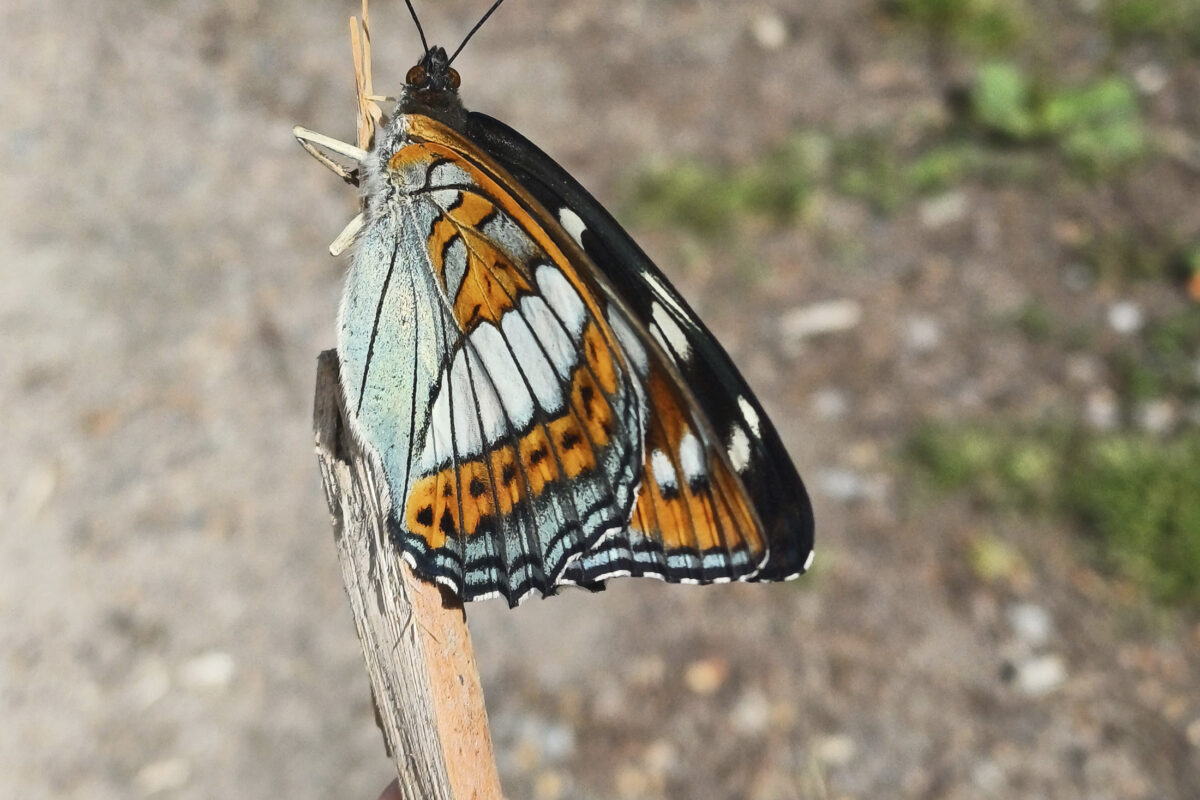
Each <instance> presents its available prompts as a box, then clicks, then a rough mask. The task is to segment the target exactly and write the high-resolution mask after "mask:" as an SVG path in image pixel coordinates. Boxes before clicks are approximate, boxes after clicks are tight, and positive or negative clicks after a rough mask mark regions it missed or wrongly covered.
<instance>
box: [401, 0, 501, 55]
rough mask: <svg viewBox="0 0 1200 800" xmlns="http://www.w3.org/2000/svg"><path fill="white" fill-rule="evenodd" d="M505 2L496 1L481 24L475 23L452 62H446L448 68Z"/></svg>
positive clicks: (481, 18) (480, 21) (406, 0)
mask: <svg viewBox="0 0 1200 800" xmlns="http://www.w3.org/2000/svg"><path fill="white" fill-rule="evenodd" d="M405 2H408V0H405ZM503 2H504V0H496V2H494V3H492V7H491V8H489V9H488V10H487V13H486V14H484V15H483V16H482V17H480V19H479V22H476V23H475V27H474V28H471V32H470V33H468V34H467V38H465V39H463V40H462V44H460V45H459V46H458V49H457V50H455V51H454V55H452V56H450V60H449V61H448V62H446V64H447V66H449V65H450V64H453V63H454V59H456V58H458V54H459V53H461V52H462V49H463V48H464V47H466V46H467V42H469V41H471V37H472V36H474V35H475V31H477V30H479V29H480V28H482V27H483V23H485V22H487V20H488V17H490V16H491V15H492V13H493V12H495V10H496V9H497V8H499V7H500V4H501V3H503Z"/></svg>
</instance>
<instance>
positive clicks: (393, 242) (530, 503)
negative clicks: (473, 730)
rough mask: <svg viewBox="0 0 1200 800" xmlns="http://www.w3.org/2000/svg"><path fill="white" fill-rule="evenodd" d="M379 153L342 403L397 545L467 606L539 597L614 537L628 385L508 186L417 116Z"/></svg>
mask: <svg viewBox="0 0 1200 800" xmlns="http://www.w3.org/2000/svg"><path fill="white" fill-rule="evenodd" d="M406 123H407V128H406V130H407V133H406V135H405V137H404V139H403V141H402V143H401V146H399V147H398V148H397V149H396V150H395V152H394V153H391V154H384V156H383V157H386V158H387V163H386V170H381V174H382V175H384V176H385V177H384V178H383V180H384V181H385V185H384V186H382V187H381V191H382V192H383V193H384V194H386V195H387V196H388V198H389V199H390V200H391V201H392V202H389V203H388V204H386V205H384V206H381V208H382V209H383V210H382V211H380V210H379V209H376V210H374V212H373V213H371V214H370V221H369V223H368V225H367V227H366V229H365V230H364V232H363V234H362V235H361V237H360V240H359V244H358V245H357V247H356V250H355V256H354V259H353V262H352V265H351V273H350V276H349V279H348V286H347V293H346V298H345V301H344V305H343V310H342V315H341V326H340V328H341V330H340V337H339V354H340V356H341V360H342V383H343V388H344V391H345V393H346V399H347V406H348V407H349V408H350V409H351V410H353V412H354V414H353V415H352V419H353V420H354V423H353V424H354V425H355V426H356V429H357V432H358V433H359V434H360V436H361V437H362V438H363V439H365V440H366V441H367V442H368V443H370V444H371V445H372V447H373V449H374V450H375V452H376V453H377V454H378V456H379V458H380V460H381V462H382V465H383V468H384V474H385V475H386V476H387V480H388V489H389V494H390V498H391V505H392V514H391V525H392V530H393V535H394V538H395V540H396V542H397V544H399V545H400V546H401V547H402V548H403V549H404V551H405V552H406V553H407V554H408V556H409V557H410V558H411V559H412V560H413V561H414V562H415V564H416V566H417V568H418V570H419V571H421V572H423V573H425V574H427V575H430V576H432V577H434V578H436V579H438V580H440V581H442V582H444V583H447V584H449V585H451V586H452V587H454V588H455V589H456V590H457V591H459V592H460V593H461V594H462V596H463V597H464V599H467V600H472V599H480V598H483V597H489V596H494V595H501V596H503V597H505V598H506V599H507V600H508V601H509V602H510V603H511V604H516V603H517V602H519V601H520V600H521V599H522V598H523V597H525V596H526V595H527V594H528V593H529V592H531V591H533V590H538V591H540V592H541V593H543V594H548V593H552V592H553V590H554V586H555V585H556V584H557V583H559V582H560V580H561V578H562V575H563V572H564V571H565V570H566V569H567V568H568V566H569V565H570V563H571V562H572V560H573V559H574V558H576V557H577V556H578V555H579V554H580V553H582V552H584V551H585V550H586V549H587V548H589V547H590V546H591V545H593V544H594V543H596V542H597V541H599V540H601V539H602V538H604V537H605V536H606V535H607V534H608V533H610V532H612V531H614V530H619V529H622V528H623V527H624V525H625V522H626V520H628V518H629V516H630V514H631V513H632V507H633V505H634V502H635V499H636V494H637V483H638V476H639V464H640V463H641V461H642V441H643V431H644V426H645V421H644V411H643V406H644V401H643V400H642V391H643V390H642V388H641V385H640V383H639V381H638V380H636V379H635V377H634V376H633V373H632V371H631V368H630V366H629V364H628V362H627V360H626V358H625V356H624V354H623V350H622V348H621V346H620V344H619V343H618V342H617V340H616V334H615V333H614V331H613V330H612V328H611V326H610V323H609V321H608V319H607V317H606V315H605V311H604V309H603V308H602V307H601V306H600V305H598V304H597V302H596V300H595V297H594V292H593V291H592V288H591V287H590V285H589V284H586V283H584V282H582V281H580V280H579V277H578V275H577V273H576V272H575V271H574V270H573V269H572V268H571V265H570V263H569V260H568V257H567V256H566V255H565V254H564V253H563V252H562V250H561V248H560V246H559V244H558V243H557V242H556V241H555V240H554V238H553V237H551V236H548V235H547V234H546V231H545V222H544V221H543V220H539V219H537V218H535V217H533V216H531V214H530V210H529V209H528V208H527V207H526V205H524V204H522V203H521V202H519V201H518V199H517V198H516V197H514V195H513V193H512V192H511V191H510V189H509V187H508V186H507V185H506V182H508V181H511V179H510V178H508V177H507V176H502V175H498V174H497V169H496V168H495V166H494V165H493V164H491V163H490V160H488V159H486V156H483V157H482V158H479V156H482V154H481V153H479V152H478V150H477V149H476V148H474V147H473V146H471V145H470V143H469V142H466V141H465V140H463V139H462V138H461V137H459V136H458V135H457V134H455V133H454V132H453V131H452V130H450V129H449V128H447V127H445V126H444V125H441V124H439V123H436V122H434V121H433V120H431V119H429V118H426V117H423V116H419V115H413V116H412V117H410V118H409V119H408V120H407V121H406Z"/></svg>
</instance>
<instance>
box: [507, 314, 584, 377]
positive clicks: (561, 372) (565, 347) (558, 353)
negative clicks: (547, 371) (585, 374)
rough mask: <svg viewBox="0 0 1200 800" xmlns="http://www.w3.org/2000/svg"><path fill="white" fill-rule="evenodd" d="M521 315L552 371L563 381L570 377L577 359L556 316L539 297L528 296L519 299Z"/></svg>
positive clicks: (572, 345) (572, 346)
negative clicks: (552, 368)
mask: <svg viewBox="0 0 1200 800" xmlns="http://www.w3.org/2000/svg"><path fill="white" fill-rule="evenodd" d="M509 313H512V312H509ZM520 313H521V316H522V317H524V319H525V322H526V323H527V324H528V325H529V328H530V330H532V331H533V335H534V336H535V337H537V340H538V342H540V343H541V346H542V349H543V350H545V351H546V355H547V356H549V357H550V362H551V363H552V364H553V365H554V371H555V372H557V373H558V376H559V377H560V378H562V379H563V380H564V381H565V380H568V379H570V377H571V370H572V369H574V367H575V363H576V362H577V361H578V358H577V357H576V350H575V345H574V344H572V342H571V339H570V338H569V337H568V336H567V334H566V332H565V331H564V330H563V328H562V325H561V324H560V323H559V321H558V318H557V317H555V316H554V312H553V311H551V310H550V306H548V305H546V301H545V300H543V299H542V298H540V297H532V296H528V297H525V298H523V299H522V300H521V307H520Z"/></svg>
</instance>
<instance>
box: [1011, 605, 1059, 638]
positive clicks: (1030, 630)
mask: <svg viewBox="0 0 1200 800" xmlns="http://www.w3.org/2000/svg"><path fill="white" fill-rule="evenodd" d="M1008 624H1009V625H1011V626H1012V629H1013V633H1015V634H1016V635H1017V636H1018V637H1019V638H1020V639H1021V640H1022V641H1024V642H1026V643H1027V644H1029V645H1030V646H1032V647H1041V646H1042V645H1044V644H1045V643H1046V642H1047V641H1049V639H1050V634H1051V633H1052V632H1053V630H1054V623H1053V621H1051V619H1050V613H1049V612H1048V611H1046V609H1044V608H1042V607H1041V606H1039V605H1035V604H1034V603H1017V604H1015V605H1013V606H1010V607H1009V609H1008Z"/></svg>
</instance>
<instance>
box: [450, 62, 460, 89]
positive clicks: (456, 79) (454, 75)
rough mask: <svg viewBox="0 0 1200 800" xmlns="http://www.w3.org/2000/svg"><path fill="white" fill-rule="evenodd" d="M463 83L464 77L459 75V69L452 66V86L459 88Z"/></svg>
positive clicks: (452, 87)
mask: <svg viewBox="0 0 1200 800" xmlns="http://www.w3.org/2000/svg"><path fill="white" fill-rule="evenodd" d="M461 85H462V78H460V77H458V70H456V69H454V68H453V67H451V68H450V88H451V89H457V88H458V87H459V86H461Z"/></svg>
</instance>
